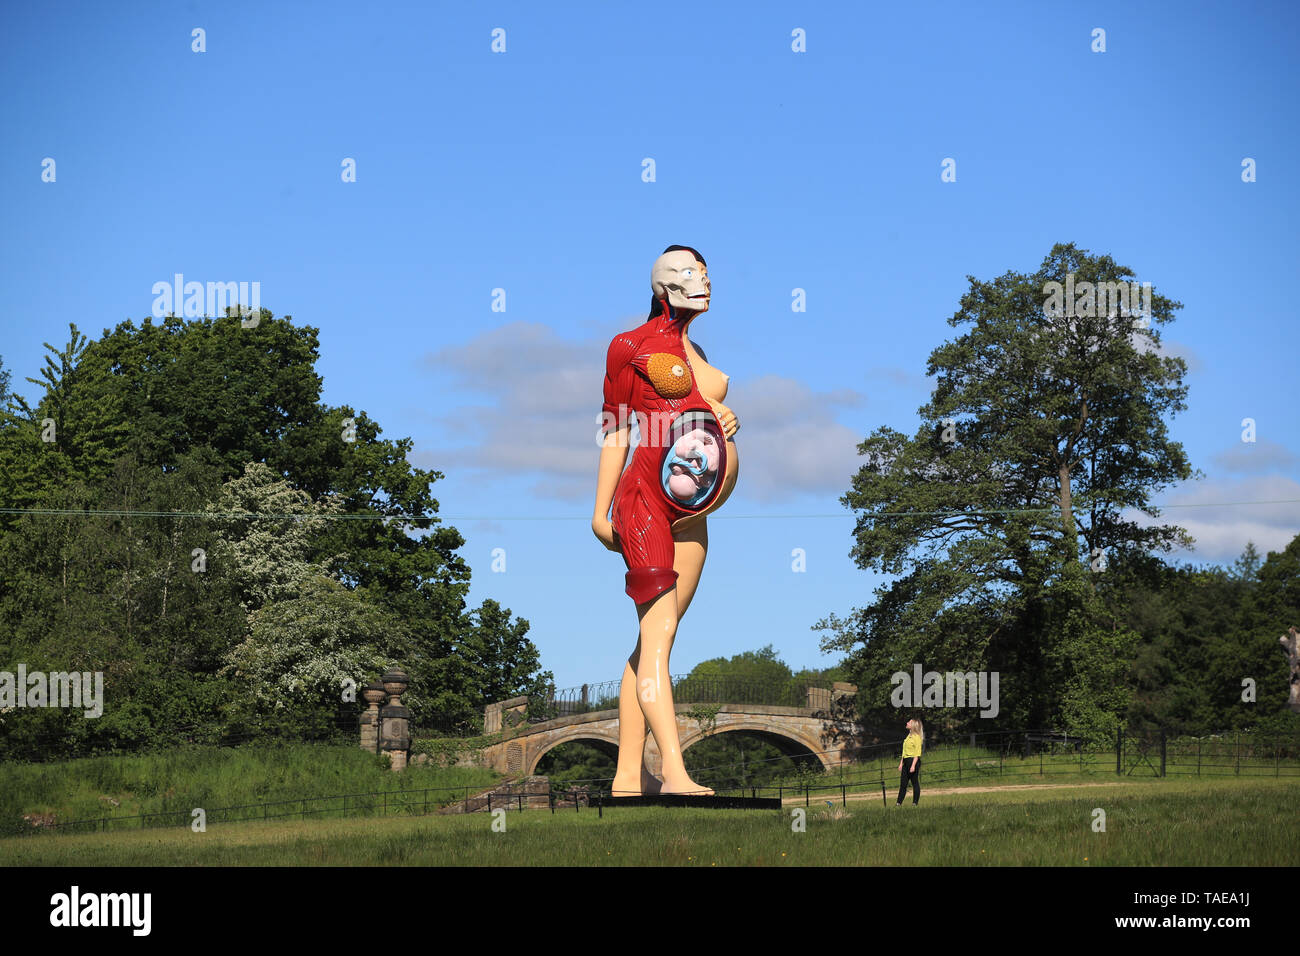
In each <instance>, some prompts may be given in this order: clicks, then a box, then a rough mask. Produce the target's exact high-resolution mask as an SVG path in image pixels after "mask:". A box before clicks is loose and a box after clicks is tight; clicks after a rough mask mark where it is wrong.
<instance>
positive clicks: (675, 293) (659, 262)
mask: <svg viewBox="0 0 1300 956" xmlns="http://www.w3.org/2000/svg"><path fill="white" fill-rule="evenodd" d="M650 291H651V292H652V293H653V295H654V297H653V298H652V299H651V300H650V318H654V317H655V316H656V315H658V314H659V313H660V312H661V311H662V307H661V306H660V304H659V301H660V300H661V299H667V300H668V305H669V306H670V307H671V308H672V311H673V312H674V313H676V312H678V311H679V310H684V311H686V312H688V313H690V314H691V315H692V316H693V315H695V314H698V313H700V312H707V311H708V310H709V298H710V296H711V294H712V293H711V289H710V286H709V268H708V266H707V265H705V262H704V257H703V256H702V255H700V254H699V253H698V252H696V251H695V250H694V249H692V248H691V247H690V246H669V247H668V248H667V249H665V250H664V253H663V255H661V256H660V257H659V258H658V259H656V260H655V264H654V266H653V267H652V268H651V269H650Z"/></svg>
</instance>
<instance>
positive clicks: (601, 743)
mask: <svg viewBox="0 0 1300 956" xmlns="http://www.w3.org/2000/svg"><path fill="white" fill-rule="evenodd" d="M856 692H857V688H856V687H854V686H853V685H852V684H843V683H836V684H834V685H833V687H831V688H819V687H809V688H807V703H806V704H805V705H804V706H800V707H789V706H778V705H770V704H750V703H720V704H714V705H711V706H709V707H708V708H704V707H702V706H701V705H700V704H695V703H678V704H677V705H676V710H677V733H678V736H679V738H680V740H681V744H682V751H683V752H685V751H686V750H689V749H690V748H691V747H692V746H694V745H695V744H697V743H699V742H700V741H701V740H703V739H704V738H705V737H712V736H714V735H716V734H724V733H739V732H744V733H746V734H748V735H752V736H757V737H761V738H762V739H763V740H765V741H767V742H768V743H771V744H773V745H774V746H775V747H776V748H777V749H778V750H780V751H781V753H783V754H785V755H786V756H789V757H808V756H813V757H816V758H817V760H818V761H820V763H821V765H822V767H823V768H824V769H827V770H830V769H832V768H835V767H839V766H841V765H842V764H847V763H850V762H851V760H850V757H849V747H848V744H849V741H850V740H851V739H852V738H853V737H854V735H855V734H856V733H857V732H858V727H857V725H856V724H854V723H853V722H852V721H851V720H846V719H842V718H839V717H838V716H836V715H837V714H838V713H840V712H841V711H844V710H845V708H844V707H842V706H836V705H837V704H842V703H843V702H844V698H846V697H848V698H851V697H852V695H853V694H855V693H856ZM527 705H528V698H526V697H517V698H514V699H513V700H507V701H503V702H502V703H498V704H491V705H489V706H488V708H487V710H486V711H485V714H484V717H485V728H484V729H485V730H486V731H487V732H488V733H500V732H503V731H504V732H505V733H507V734H509V736H508V737H507V738H506V739H505V740H503V741H501V742H500V743H497V744H493V745H491V746H489V747H487V748H485V749H484V751H483V757H484V761H485V762H486V763H487V765H488V766H490V767H492V769H494V770H497V771H499V772H500V773H504V774H508V775H510V776H512V777H513V776H518V775H530V774H533V773H534V772H535V771H536V769H537V764H538V762H539V761H540V760H541V759H542V757H544V756H545V755H546V754H547V753H548V752H549V751H550V750H552V749H554V748H555V747H558V746H559V745H560V744H565V743H571V742H574V741H580V742H582V743H584V744H587V745H589V746H591V747H594V748H596V749H597V750H599V751H601V752H603V753H605V754H607V755H608V756H609V757H610V758H611V759H613V760H617V759H618V711H617V710H616V709H615V710H596V711H591V712H588V713H577V714H571V715H568V716H561V717H556V718H553V719H551V720H546V721H543V722H541V723H531V724H530V723H527V722H526V718H525V712H526V709H527ZM714 707H716V708H717V714H716V716H712V717H710V715H711V714H712V711H713V708H714ZM511 731H513V733H512V732H511ZM645 765H646V769H648V770H649V771H650V772H651V773H652V774H654V775H656V776H659V775H661V773H662V769H663V760H662V758H661V756H660V754H659V747H658V745H657V744H656V743H655V739H654V736H653V735H650V736H649V737H648V738H647V740H646V751H645Z"/></svg>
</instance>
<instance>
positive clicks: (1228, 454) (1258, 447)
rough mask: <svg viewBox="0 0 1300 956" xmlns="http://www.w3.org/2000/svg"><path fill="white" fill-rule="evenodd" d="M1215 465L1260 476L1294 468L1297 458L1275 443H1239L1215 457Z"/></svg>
mask: <svg viewBox="0 0 1300 956" xmlns="http://www.w3.org/2000/svg"><path fill="white" fill-rule="evenodd" d="M1214 463H1215V464H1216V465H1218V466H1219V467H1220V468H1223V469H1225V470H1226V471H1236V472H1245V473H1247V474H1259V473H1261V472H1268V471H1280V470H1282V469H1286V468H1294V467H1295V465H1296V456H1295V455H1293V454H1292V453H1291V452H1290V451H1288V450H1287V449H1286V447H1284V446H1283V445H1279V444H1278V443H1277V442H1275V441H1268V440H1267V439H1264V440H1262V441H1254V442H1238V443H1237V444H1235V445H1232V446H1231V447H1229V448H1228V449H1227V450H1225V451H1221V452H1219V453H1218V454H1217V455H1215V456H1214Z"/></svg>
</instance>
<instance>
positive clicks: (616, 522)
mask: <svg viewBox="0 0 1300 956" xmlns="http://www.w3.org/2000/svg"><path fill="white" fill-rule="evenodd" d="M650 288H651V291H652V292H653V298H652V299H651V303H650V316H649V318H647V319H646V321H645V323H644V324H643V325H641V326H640V327H639V328H636V329H633V330H632V331H630V332H624V333H622V334H621V335H617V336H615V337H614V340H613V341H612V342H610V344H609V354H608V356H607V360H606V368H605V404H604V408H603V412H602V418H603V422H604V425H603V428H604V439H603V445H602V448H601V452H600V470H599V474H598V476H597V482H596V508H595V514H594V515H593V516H592V519H591V530H592V531H593V532H595V535H596V537H597V538H599V539H600V541H601V542H602V543H603V544H604V545H605V547H607V548H609V549H610V550H611V551H618V552H620V553H621V554H622V555H623V561H624V563H625V564H626V565H627V578H626V580H627V588H626V590H627V593H628V596H629V597H631V598H632V600H633V601H635V602H636V612H637V617H638V618H639V620H640V634H639V637H638V639H637V645H636V649H635V650H634V651H633V652H632V656H631V657H630V658H628V662H627V666H626V667H625V668H624V669H623V680H622V683H621V684H620V686H619V696H618V725H619V729H618V771H617V773H616V775H615V777H614V783H613V787H612V790H613V794H614V796H616V797H619V796H622V797H630V796H638V795H641V794H643V793H690V794H702V795H707V794H711V793H713V791H712V790H710V789H708V788H707V787H702V786H700V785H699V784H697V783H696V782H695V781H694V780H692V779H691V778H690V776H689V775H688V774H687V773H686V765H685V764H684V763H683V762H682V753H681V741H680V739H679V738H678V734H677V714H676V710H675V708H674V706H673V689H672V683H671V680H670V678H669V671H668V657H669V654H670V653H671V652H672V648H673V641H674V639H675V638H676V637H677V625H678V622H679V621H681V619H682V615H683V614H685V613H686V609H687V608H688V607H689V606H690V604H691V599H692V598H693V597H694V596H695V588H696V585H698V584H699V581H700V572H701V571H702V570H703V568H704V558H705V555H706V553H707V550H708V544H709V538H708V529H707V527H706V525H705V516H706V515H708V514H710V513H712V512H713V511H716V510H717V509H718V508H719V507H720V506H721V505H722V503H723V502H724V501H726V500H727V497H728V495H730V494H731V489H732V488H733V487H734V486H735V484H736V473H737V466H738V461H737V457H736V444H735V442H733V441H732V440H731V439H732V437H733V436H734V435H735V434H736V430H737V428H738V427H739V424H738V422H737V421H736V416H735V415H733V414H732V413H731V409H729V408H727V406H725V405H723V404H722V400H723V399H725V398H726V397H727V376H726V375H723V374H722V373H721V372H719V371H718V370H717V369H716V368H714V367H713V366H711V365H709V364H708V362H707V360H706V359H705V356H704V353H703V352H702V351H701V350H700V348H699V347H698V346H696V345H694V344H692V343H691V340H690V339H689V338H688V337H687V330H688V329H689V327H690V325H691V322H692V321H693V320H694V319H695V318H696V317H698V316H699V315H700V314H701V313H703V312H707V311H708V308H709V298H710V287H709V275H708V268H707V266H706V265H705V263H704V258H703V257H702V256H701V255H700V254H699V253H698V252H696V251H695V250H694V249H692V248H690V247H689V246H669V247H668V248H667V249H666V250H664V254H663V255H661V256H660V257H659V258H658V259H657V260H655V264H654V267H653V268H652V269H651V271H650ZM633 415H635V418H636V423H637V429H638V431H639V433H640V442H639V443H638V444H637V447H636V449H635V451H634V452H633V454H632V463H631V464H630V465H628V467H627V470H626V471H624V470H623V466H624V463H625V462H626V461H627V454H628V436H629V432H630V430H631V425H632V417H631V416H633ZM611 505H612V506H613V517H612V520H611V518H610V507H611ZM647 733H652V734H654V738H655V743H656V744H658V746H659V753H660V756H661V757H662V758H663V781H662V784H661V783H660V781H659V780H656V779H655V778H654V777H653V776H652V775H651V774H650V773H649V772H648V771H647V770H646V769H645V762H644V752H645V745H646V739H647V736H646V735H647Z"/></svg>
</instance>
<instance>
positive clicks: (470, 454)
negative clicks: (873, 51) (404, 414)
mask: <svg viewBox="0 0 1300 956" xmlns="http://www.w3.org/2000/svg"><path fill="white" fill-rule="evenodd" d="M637 324H638V321H637V320H636V319H626V320H623V322H622V323H621V324H619V325H618V327H617V328H615V327H613V326H612V325H611V326H610V327H609V328H608V330H607V331H604V332H600V333H598V334H597V335H596V336H594V337H589V338H584V339H580V340H569V339H563V338H561V337H560V336H559V335H558V334H557V332H556V331H555V329H553V328H551V327H550V326H547V325H543V324H540V323H533V322H511V323H508V324H506V325H503V326H501V327H499V328H496V329H491V330H489V331H487V332H484V333H483V334H482V335H479V336H478V337H476V338H475V339H473V340H472V341H470V342H468V343H466V344H464V345H458V346H449V347H447V348H444V349H441V350H439V351H437V352H434V353H430V354H429V355H427V356H425V357H424V359H423V364H424V366H425V367H426V368H427V369H428V370H430V371H432V372H433V373H434V374H435V375H436V376H437V377H438V383H439V384H438V386H437V392H438V396H439V398H440V400H441V401H442V402H443V403H444V407H447V406H450V407H452V409H453V410H450V411H435V420H436V424H437V426H438V441H437V442H436V443H435V444H433V445H432V446H431V447H428V446H426V447H422V448H420V449H419V450H418V451H415V452H413V453H412V454H411V456H410V457H411V460H412V462H413V463H415V464H417V465H419V466H421V467H425V468H438V469H442V470H446V469H451V468H456V469H458V470H461V471H471V472H477V473H478V477H480V478H483V479H488V480H492V479H497V478H501V479H505V478H519V477H521V476H529V477H535V478H536V481H535V483H534V484H533V485H532V487H531V491H532V493H533V494H535V495H537V496H539V497H543V498H551V499H560V500H566V501H585V500H589V499H590V498H591V496H592V495H593V494H594V493H595V479H596V464H597V462H598V461H599V458H600V445H599V443H598V441H597V436H598V433H599V415H600V410H601V403H602V401H603V397H604V396H603V383H604V376H605V352H606V349H607V348H608V346H609V341H610V339H611V338H613V336H614V335H616V334H617V333H618V332H620V331H623V330H625V329H629V328H634V327H635V326H636V325H637ZM711 358H712V359H713V360H715V361H717V362H719V363H720V364H723V365H725V360H724V359H723V358H722V357H720V356H717V355H714V356H711ZM458 392H459V393H477V394H481V395H483V396H485V397H486V398H488V399H489V401H488V402H487V403H485V404H478V405H466V404H465V403H464V401H463V400H462V399H461V398H459V397H458V395H457V393H458ZM864 401H865V399H864V396H863V395H862V394H861V393H860V392H858V391H855V390H854V389H851V388H837V389H832V390H830V391H827V392H814V391H813V390H812V389H811V388H809V387H808V386H807V385H805V384H804V383H802V382H799V381H797V380H795V379H791V378H786V377H783V376H777V375H769V376H765V377H763V378H761V379H758V380H755V381H751V382H744V381H737V379H736V378H735V376H734V375H733V377H732V382H731V389H730V391H729V392H728V395H727V405H728V407H730V408H731V409H732V411H734V412H735V413H736V417H737V418H738V419H739V420H740V426H741V427H740V432H739V434H738V435H737V436H736V438H737V451H738V453H739V458H740V479H739V484H738V485H737V488H736V494H737V495H741V494H744V495H745V496H749V497H753V498H755V499H757V500H759V501H763V502H776V501H782V500H789V499H792V498H794V497H796V496H798V495H801V494H807V493H818V494H824V493H832V494H835V495H839V494H842V493H843V492H844V491H846V490H847V488H848V486H849V481H850V477H851V476H852V474H853V473H854V472H855V471H856V470H857V467H858V456H857V444H858V442H860V441H861V440H862V437H863V436H862V435H860V434H858V433H857V431H855V430H853V429H851V428H848V427H846V426H844V425H840V424H838V423H836V422H835V420H834V418H835V413H836V412H837V410H839V409H841V408H850V407H856V406H860V405H862V404H863V402H864ZM421 444H422V445H424V444H425V443H421Z"/></svg>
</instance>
